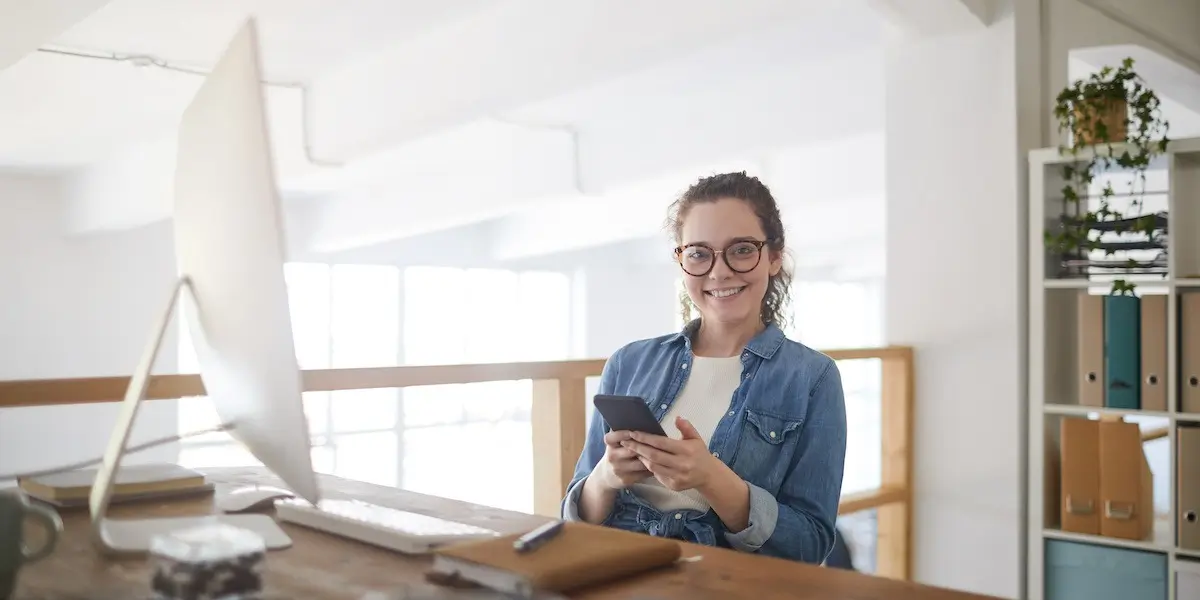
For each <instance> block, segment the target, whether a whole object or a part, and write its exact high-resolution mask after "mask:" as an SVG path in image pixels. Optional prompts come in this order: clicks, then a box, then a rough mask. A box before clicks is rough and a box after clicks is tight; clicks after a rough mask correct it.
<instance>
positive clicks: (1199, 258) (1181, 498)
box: [1025, 138, 1200, 600]
mask: <svg viewBox="0 0 1200 600" xmlns="http://www.w3.org/2000/svg"><path fill="white" fill-rule="evenodd" d="M1092 150H1093V151H1094V152H1100V153H1106V152H1108V149H1107V148H1106V147H1100V148H1095V149H1092ZM1122 150H1123V147H1122V146H1121V145H1114V147H1113V152H1115V153H1120V152H1121V151H1122ZM1028 158H1029V164H1030V175H1029V199H1030V200H1029V219H1030V220H1029V240H1028V244H1029V245H1028V247H1027V250H1028V252H1027V254H1028V258H1029V263H1028V269H1029V287H1030V290H1029V296H1028V298H1029V311H1028V317H1029V329H1028V330H1027V332H1026V333H1027V339H1028V346H1027V347H1026V351H1027V356H1026V358H1027V363H1026V366H1027V368H1028V376H1029V381H1028V383H1029V388H1028V395H1029V397H1028V399H1027V400H1028V403H1029V404H1028V408H1029V411H1028V419H1029V422H1028V427H1029V429H1028V430H1027V432H1026V433H1027V436H1026V439H1027V441H1028V443H1029V447H1028V464H1027V475H1028V479H1027V480H1026V482H1025V484H1026V489H1027V490H1028V492H1029V495H1028V497H1027V510H1028V517H1029V519H1028V523H1027V526H1028V529H1027V530H1026V531H1027V533H1028V539H1029V545H1028V546H1027V547H1026V549H1025V550H1026V557H1027V559H1028V562H1027V568H1028V573H1029V586H1028V588H1027V589H1026V590H1025V593H1026V594H1028V597H1029V598H1030V600H1055V599H1053V598H1050V597H1047V596H1045V593H1046V592H1045V590H1046V588H1045V583H1046V581H1047V578H1048V577H1058V576H1060V575H1061V565H1052V564H1051V563H1049V562H1048V559H1050V557H1049V556H1047V554H1046V552H1047V546H1046V540H1062V541H1068V542H1075V543H1080V544H1088V545H1090V546H1092V547H1090V548H1085V550H1086V551H1087V552H1092V553H1094V555H1096V556H1101V555H1104V554H1105V552H1104V551H1103V549H1104V548H1113V549H1126V550H1136V551H1144V552H1151V553H1154V554H1156V555H1161V556H1164V557H1165V558H1166V560H1165V561H1162V562H1163V563H1164V564H1165V565H1166V568H1167V569H1168V570H1169V571H1171V572H1174V571H1177V570H1179V565H1188V564H1193V565H1196V568H1197V569H1198V570H1200V549H1185V548H1180V547H1178V546H1177V543H1179V540H1178V539H1177V533H1179V532H1177V530H1178V529H1181V528H1189V527H1194V525H1190V524H1187V523H1183V524H1180V523H1177V522H1176V520H1177V519H1178V518H1179V516H1180V514H1181V513H1182V512H1183V511H1185V510H1200V509H1197V508H1195V506H1194V505H1195V503H1197V502H1200V500H1197V499H1196V497H1195V496H1194V495H1193V496H1191V497H1187V496H1186V495H1183V493H1184V491H1187V490H1192V489H1195V488H1194V486H1195V485H1197V484H1196V482H1194V481H1192V479H1194V478H1195V477H1196V475H1195V473H1196V472H1197V471H1196V470H1195V469H1196V468H1198V467H1197V466H1196V465H1191V466H1189V465H1188V464H1187V463H1188V462H1189V461H1188V458H1189V457H1191V456H1192V453H1191V451H1190V450H1189V451H1188V452H1189V454H1187V455H1186V456H1185V457H1184V458H1183V467H1187V468H1181V464H1180V459H1179V453H1180V452H1181V448H1182V447H1184V446H1185V445H1186V444H1197V443H1200V441H1192V440H1194V438H1191V437H1189V436H1193V435H1196V433H1195V432H1190V433H1189V432H1184V431H1183V429H1182V428H1200V391H1198V389H1197V388H1200V384H1198V383H1195V381H1198V380H1200V367H1196V366H1195V365H1196V362H1195V361H1196V357H1198V356H1200V342H1197V341H1195V340H1197V339H1200V338H1197V337H1196V336H1197V334H1196V333H1192V332H1194V331H1196V329H1195V328H1196V327H1197V324H1196V322H1195V321H1192V322H1191V324H1190V325H1189V321H1188V319H1189V317H1188V315H1192V318H1195V319H1197V320H1200V316H1198V315H1200V302H1198V300H1200V297H1198V296H1200V138H1192V139H1186V140H1173V141H1172V142H1171V145H1170V147H1169V148H1168V152H1167V153H1166V154H1165V155H1163V156H1162V157H1160V158H1159V159H1158V160H1156V161H1155V162H1154V164H1153V165H1152V166H1151V167H1150V169H1149V170H1148V171H1147V173H1146V181H1145V185H1144V187H1143V186H1140V185H1139V186H1137V188H1138V189H1141V190H1142V195H1141V197H1142V199H1144V204H1143V205H1142V206H1140V207H1137V206H1134V205H1132V204H1130V202H1131V200H1133V199H1135V198H1136V196H1135V195H1132V194H1130V193H1129V191H1130V187H1129V182H1130V181H1131V179H1132V178H1131V177H1130V175H1131V174H1132V173H1131V172H1129V171H1123V170H1121V169H1117V168H1113V169H1111V170H1109V171H1107V172H1104V173H1097V177H1096V181H1095V182H1093V185H1092V186H1091V187H1089V189H1087V190H1086V192H1087V194H1088V196H1087V198H1085V199H1084V200H1083V202H1081V203H1080V204H1078V205H1076V204H1074V203H1072V202H1068V201H1067V200H1066V199H1065V198H1064V193H1063V186H1064V185H1066V184H1067V183H1068V182H1066V181H1065V179H1064V177H1065V176H1066V175H1065V174H1064V169H1063V168H1062V167H1063V166H1066V165H1068V164H1070V163H1072V162H1076V161H1077V160H1086V157H1081V158H1080V159H1076V158H1075V157H1071V156H1064V155H1062V154H1060V153H1059V151H1058V149H1056V148H1045V149H1042V150H1037V151H1034V152H1032V153H1030V154H1029V157H1028ZM1106 184H1111V185H1112V188H1113V190H1114V192H1115V195H1113V196H1111V197H1109V198H1108V202H1109V203H1110V205H1111V207H1112V208H1113V209H1114V210H1117V211H1123V212H1130V208H1131V206H1132V207H1133V208H1134V214H1143V215H1144V214H1149V213H1163V212H1165V213H1166V215H1167V217H1168V222H1167V223H1166V227H1165V229H1159V230H1158V233H1160V234H1162V236H1161V237H1158V238H1156V242H1163V243H1156V244H1154V246H1156V247H1153V248H1142V247H1139V245H1138V244H1121V243H1119V242H1136V241H1139V240H1138V239H1137V238H1138V236H1137V235H1134V234H1115V233H1112V232H1105V233H1102V234H1101V235H1102V238H1101V239H1102V240H1103V241H1104V242H1114V244H1112V245H1111V246H1109V247H1111V248H1113V249H1114V251H1115V253H1114V254H1113V255H1110V256H1107V257H1105V256H1103V255H1102V254H1103V253H1102V252H1100V251H1096V252H1091V253H1087V255H1086V256H1074V257H1067V258H1068V260H1064V255H1060V254H1059V253H1058V252H1057V251H1055V250H1054V249H1052V248H1049V247H1047V245H1046V242H1045V237H1044V236H1045V232H1046V231H1055V230H1058V228H1060V227H1061V226H1062V223H1063V222H1064V217H1067V216H1070V215H1078V214H1081V213H1082V211H1084V210H1097V209H1098V208H1099V206H1100V204H1101V198H1102V196H1103V193H1102V192H1103V189H1104V187H1105V185H1106ZM1091 235H1093V236H1095V235H1097V234H1096V233H1094V232H1093V233H1092V234H1091ZM1076 254H1077V253H1076ZM1071 258H1074V259H1076V260H1070V259H1071ZM1078 259H1086V260H1078ZM1127 259H1130V260H1134V261H1137V262H1139V263H1142V265H1143V266H1144V267H1146V268H1145V269H1142V270H1145V271H1153V272H1146V273H1128V274H1125V273H1120V272H1119V271H1122V270H1124V268H1123V267H1124V265H1123V264H1120V263H1119V262H1114V261H1124V260H1127ZM1164 259H1165V260H1164ZM1116 267H1122V268H1116ZM1119 279H1120V280H1125V281H1128V282H1130V283H1132V284H1134V285H1135V286H1136V287H1135V289H1134V294H1135V295H1137V296H1139V297H1140V298H1141V301H1140V302H1138V303H1137V317H1138V318H1137V329H1136V331H1133V330H1131V326H1130V323H1131V321H1130V318H1131V317H1130V315H1131V313H1132V308H1131V306H1130V305H1131V304H1132V303H1130V302H1129V300H1127V299H1124V300H1121V299H1118V300H1113V299H1108V298H1105V299H1103V300H1101V299H1099V298H1095V297H1094V296H1108V295H1109V294H1110V293H1111V289H1112V283H1113V281H1115V280H1119ZM1147 307H1149V308H1147ZM1147 310H1150V311H1153V312H1146V311H1147ZM1114 311H1115V312H1114ZM1164 311H1165V312H1164ZM1147 328H1153V329H1147ZM1131 331H1132V333H1131ZM1114 348H1119V349H1121V350H1119V352H1136V353H1140V354H1141V362H1140V365H1139V368H1138V369H1137V371H1136V373H1135V372H1132V369H1131V367H1130V366H1129V365H1130V363H1129V362H1128V359H1126V358H1125V357H1124V356H1118V355H1116V354H1114V352H1117V351H1116V350H1114ZM1146 348H1149V349H1151V351H1152V352H1153V354H1149V355H1148V354H1147V353H1146V352H1145V349H1146ZM1111 369H1116V370H1117V371H1116V372H1115V373H1116V375H1114V373H1113V372H1109V371H1110V370H1111ZM1106 375H1107V376H1108V379H1113V378H1115V377H1117V376H1119V379H1121V380H1123V381H1124V385H1125V387H1124V389H1128V387H1127V386H1128V385H1129V383H1130V382H1133V381H1140V382H1141V383H1140V384H1141V385H1142V386H1143V387H1142V391H1141V393H1140V394H1139V395H1138V397H1137V398H1136V399H1133V398H1131V397H1130V396H1129V394H1128V393H1127V392H1117V393H1114V392H1113V391H1112V390H1113V389H1115V388H1114V387H1113V383H1112V382H1111V381H1107V380H1106ZM1155 386H1158V387H1155ZM1085 403H1086V404H1085ZM1105 403H1110V404H1115V405H1117V406H1129V407H1147V408H1149V409H1150V410H1141V409H1140V408H1105V407H1103V406H1096V405H1102V404H1105ZM1079 418H1085V419H1104V418H1120V419H1122V420H1124V421H1127V422H1131V423H1136V424H1137V425H1138V427H1139V428H1140V429H1141V431H1142V433H1143V438H1142V439H1143V443H1142V449H1143V451H1144V452H1145V455H1146V463H1147V465H1148V466H1149V468H1150V471H1151V476H1152V485H1153V490H1152V491H1153V494H1152V496H1153V506H1154V511H1155V513H1156V518H1155V520H1154V523H1153V529H1154V533H1153V536H1152V538H1151V539H1149V540H1126V539H1120V538H1112V537H1107V536H1099V535H1087V534H1078V533H1068V532H1064V531H1062V530H1061V528H1060V527H1061V524H1062V514H1061V513H1062V502H1063V499H1062V496H1061V493H1062V491H1061V486H1062V485H1063V479H1062V466H1063V465H1062V462H1063V453H1062V452H1063V442H1064V440H1063V438H1062V435H1063V433H1062V432H1063V423H1064V422H1067V421H1068V420H1070V419H1079ZM1076 425H1078V424H1077V423H1076ZM1067 431H1069V432H1072V433H1070V434H1069V435H1084V436H1086V435H1087V434H1078V433H1075V432H1078V431H1082V430H1080V429H1068V430H1067ZM1072 439H1074V440H1080V439H1082V440H1085V441H1082V442H1077V441H1072V442H1070V443H1071V444H1090V443H1094V442H1087V441H1086V440H1087V439H1088V438H1086V437H1083V438H1072ZM1126 439H1127V440H1128V438H1126ZM1070 447H1077V448H1086V447H1088V446H1087V445H1081V446H1069V447H1068V449H1069V448H1070ZM1187 447H1188V448H1194V446H1187ZM1070 454H1071V452H1068V456H1070ZM1076 455H1078V451H1076ZM1113 460H1114V461H1115V460H1116V458H1113ZM1074 464H1082V463H1074ZM1078 468H1086V467H1084V466H1080V467H1078ZM1071 485H1087V484H1086V483H1083V484H1080V483H1079V481H1078V480H1073V481H1072V483H1071ZM1130 485H1134V484H1130ZM1131 490H1132V488H1131ZM1180 503H1184V504H1186V505H1187V506H1181V504H1180ZM1184 534H1185V535H1187V536H1189V537H1188V539H1189V540H1190V539H1191V538H1190V536H1191V535H1192V534H1191V532H1190V530H1189V529H1184ZM1147 560H1149V561H1150V563H1152V564H1157V563H1154V561H1155V560H1160V559H1158V558H1155V557H1153V556H1151V557H1147ZM1055 569H1059V570H1058V571H1055ZM1170 581H1171V583H1170V584H1169V587H1168V594H1167V597H1166V598H1167V599H1168V600H1183V598H1182V597H1177V593H1178V590H1177V589H1176V584H1175V580H1174V576H1173V575H1171V576H1170ZM1060 591H1061V590H1060ZM1156 598H1157V596H1156Z"/></svg>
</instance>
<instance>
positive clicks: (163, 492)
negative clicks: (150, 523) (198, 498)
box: [17, 463, 213, 508]
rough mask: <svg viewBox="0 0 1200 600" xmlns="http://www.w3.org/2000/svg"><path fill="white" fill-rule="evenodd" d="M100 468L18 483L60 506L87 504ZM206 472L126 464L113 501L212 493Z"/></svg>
mask: <svg viewBox="0 0 1200 600" xmlns="http://www.w3.org/2000/svg"><path fill="white" fill-rule="evenodd" d="M96 471H97V470H96V469H94V468H92V469H78V470H75V471H66V472H63V473H54V474H50V475H42V476H39V477H28V478H22V479H20V480H18V481H17V485H18V486H20V487H21V489H22V490H25V492H26V493H27V494H29V495H30V496H31V497H33V498H36V499H38V500H41V501H42V502H46V503H47V504H51V505H54V506H57V507H59V508H70V507H75V506H87V503H88V496H89V495H90V494H91V493H92V483H93V482H94V481H95V480H96ZM212 489H213V485H212V483H210V482H209V481H208V480H207V479H206V478H205V477H204V474H203V473H200V472H199V471H196V470H195V469H189V468H187V467H182V466H180V465H176V464H172V463H152V464H141V465H136V464H135V465H125V466H123V467H122V468H121V469H120V471H118V472H117V479H116V483H115V485H114V486H113V497H112V502H113V503H114V504H116V503H120V502H127V501H135V500H143V499H151V498H167V497H172V496H186V495H192V494H203V493H209V492H212Z"/></svg>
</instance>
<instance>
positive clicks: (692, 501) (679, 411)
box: [629, 355, 742, 512]
mask: <svg viewBox="0 0 1200 600" xmlns="http://www.w3.org/2000/svg"><path fill="white" fill-rule="evenodd" d="M688 368H689V369H690V371H691V373H690V375H688V379H687V382H686V383H684V385H683V389H682V390H680V392H679V397H678V398H676V399H675V403H674V404H672V405H671V408H670V410H668V411H667V414H665V415H663V418H662V425H663V430H664V431H666V432H667V435H668V436H670V437H672V438H676V439H678V438H680V437H681V435H680V433H679V429H678V428H676V427H675V417H677V416H681V417H683V418H685V419H687V420H688V421H690V422H691V424H692V426H693V427H695V428H696V431H698V432H699V433H700V437H702V438H704V443H705V444H708V443H709V442H710V441H712V435H713V431H715V430H716V428H717V424H718V423H720V422H721V417H723V416H725V413H726V412H727V411H728V410H729V404H730V402H731V401H732V400H733V392H734V391H735V390H737V387H738V383H739V382H740V381H741V378H742V361H741V357H740V356H738V355H734V356H731V357H728V358H710V357H704V356H693V357H692V364H691V365H690V366H689V367H688ZM629 489H630V491H631V492H633V493H634V494H637V495H638V497H640V498H642V499H643V500H645V501H647V502H649V503H650V504H651V505H653V506H654V507H655V508H657V509H658V510H660V511H664V512H665V511H671V510H696V511H700V512H705V511H707V510H708V509H709V506H708V502H707V501H706V500H705V499H704V497H703V496H701V495H700V492H697V491H696V490H684V491H682V492H674V491H671V490H669V489H667V488H666V487H664V486H663V484H661V483H659V481H658V480H657V479H655V478H653V477H650V478H647V479H645V480H644V481H642V482H639V483H635V484H634V485H632V486H630V488H629Z"/></svg>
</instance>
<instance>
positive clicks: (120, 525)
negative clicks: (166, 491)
mask: <svg viewBox="0 0 1200 600" xmlns="http://www.w3.org/2000/svg"><path fill="white" fill-rule="evenodd" d="M216 523H222V524H225V525H229V526H231V527H239V528H242V529H247V530H250V531H253V532H254V533H257V534H258V535H260V536H262V538H263V541H264V542H265V543H266V546H267V549H268V550H282V549H285V548H290V547H291V545H292V538H291V537H290V536H288V534H287V533H286V532H285V531H284V530H283V529H282V528H281V527H280V526H279V524H278V523H276V522H275V519H274V518H272V517H270V516H268V515H205V516H197V517H166V518H150V519H118V520H113V519H101V520H100V522H99V523H97V524H96V527H94V528H93V531H94V532H95V533H96V535H95V536H94V541H95V543H96V545H97V547H98V548H99V549H100V550H101V551H103V552H104V553H105V554H146V553H148V552H149V551H150V541H151V540H153V539H154V536H156V535H161V534H169V533H171V532H173V531H180V530H183V529H189V528H192V527H197V526H201V525H213V524H216Z"/></svg>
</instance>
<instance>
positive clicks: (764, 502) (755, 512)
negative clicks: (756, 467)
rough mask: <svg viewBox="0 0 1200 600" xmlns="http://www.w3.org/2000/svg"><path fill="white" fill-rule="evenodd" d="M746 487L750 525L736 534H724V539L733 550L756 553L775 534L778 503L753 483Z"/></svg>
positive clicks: (773, 497) (768, 493)
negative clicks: (748, 495) (748, 490)
mask: <svg viewBox="0 0 1200 600" xmlns="http://www.w3.org/2000/svg"><path fill="white" fill-rule="evenodd" d="M746 485H747V487H749V488H750V524H749V525H747V526H746V528H745V529H743V530H741V531H739V532H737V533H726V534H725V539H726V540H727V541H728V542H729V545H730V546H733V548H734V549H735V550H741V551H743V552H757V551H758V550H759V549H760V548H762V547H763V544H765V543H767V540H769V539H771V534H773V533H775V523H776V521H778V520H779V501H778V500H776V499H775V496H772V495H771V492H768V491H767V490H764V489H762V488H760V487H758V486H757V485H754V484H753V483H747V484H746Z"/></svg>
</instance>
